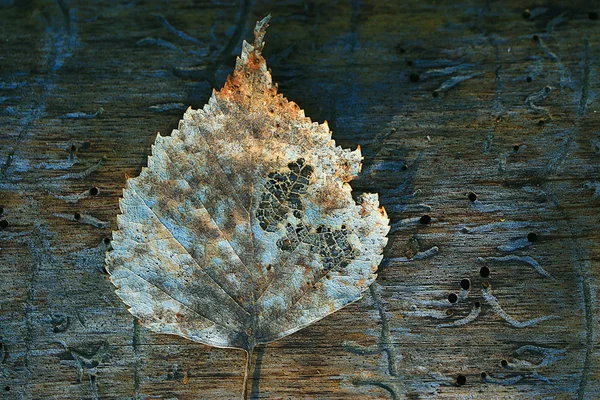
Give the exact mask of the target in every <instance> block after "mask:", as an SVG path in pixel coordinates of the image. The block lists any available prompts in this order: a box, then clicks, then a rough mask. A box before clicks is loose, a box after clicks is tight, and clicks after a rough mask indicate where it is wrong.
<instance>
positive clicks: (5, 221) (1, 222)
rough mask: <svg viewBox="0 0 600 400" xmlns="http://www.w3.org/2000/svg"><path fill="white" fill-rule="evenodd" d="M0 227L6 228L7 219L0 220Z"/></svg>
mask: <svg viewBox="0 0 600 400" xmlns="http://www.w3.org/2000/svg"><path fill="white" fill-rule="evenodd" d="M0 228H2V229H6V228H8V221H7V220H5V219H3V220H2V221H0Z"/></svg>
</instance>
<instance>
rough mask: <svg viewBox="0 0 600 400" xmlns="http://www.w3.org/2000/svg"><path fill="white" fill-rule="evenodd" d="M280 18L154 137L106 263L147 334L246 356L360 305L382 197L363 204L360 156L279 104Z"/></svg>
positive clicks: (369, 276)
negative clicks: (271, 40)
mask: <svg viewBox="0 0 600 400" xmlns="http://www.w3.org/2000/svg"><path fill="white" fill-rule="evenodd" d="M268 20H269V17H267V18H265V19H263V20H262V21H259V22H258V23H257V24H256V28H255V31H254V35H255V40H254V44H252V45H251V44H248V43H247V42H244V43H243V46H242V54H241V57H238V59H237V63H236V67H235V70H234V72H233V75H231V76H229V77H228V79H227V81H226V83H225V85H224V87H223V88H222V89H221V90H220V91H213V94H212V96H211V98H210V100H209V102H208V104H207V105H205V106H204V108H203V109H201V110H193V109H191V108H190V109H188V110H187V111H186V112H185V114H184V116H183V119H182V120H181V121H180V123H179V127H178V129H176V130H174V131H173V132H172V134H171V136H166V137H163V136H161V135H160V134H159V135H158V136H157V137H156V141H155V143H154V145H153V146H152V155H151V156H149V157H148V167H147V168H143V169H142V172H141V173H140V175H139V176H138V177H135V178H131V179H128V180H127V184H126V188H125V189H124V191H123V198H122V199H121V201H120V208H121V212H122V214H120V215H119V216H118V217H117V223H118V227H119V230H118V231H116V232H114V233H113V241H112V247H113V251H112V252H110V253H108V254H107V260H106V261H107V270H108V271H109V273H110V275H111V276H110V279H111V281H112V282H113V284H114V285H115V286H116V287H117V290H116V293H117V294H118V295H119V297H121V299H122V300H123V301H124V302H125V303H126V304H127V305H128V306H129V307H130V308H129V311H130V312H131V313H132V314H133V315H134V316H135V317H137V318H138V319H139V320H140V322H141V323H142V324H143V325H145V326H146V327H148V328H150V329H151V330H153V331H155V332H159V333H168V334H175V335H180V336H183V337H185V338H188V339H191V340H194V341H197V342H200V343H204V344H207V345H210V346H217V347H231V348H237V349H243V350H245V351H247V352H248V353H251V352H252V349H253V348H254V346H256V345H257V344H261V343H268V342H272V341H274V340H277V339H280V338H282V337H284V336H286V335H289V334H291V333H294V332H296V331H297V330H299V329H302V328H304V327H306V326H308V325H310V324H311V323H313V322H315V321H318V320H320V319H321V318H324V317H326V316H327V315H329V314H331V313H333V312H335V311H337V310H339V309H340V308H342V307H344V306H346V305H348V304H349V303H352V302H354V301H356V300H359V299H360V298H361V297H362V295H363V292H364V291H365V290H366V289H367V288H368V287H369V285H370V284H371V283H372V282H373V281H374V280H375V278H376V270H377V266H378V265H379V263H380V261H381V259H382V257H383V256H382V251H383V248H384V246H385V244H386V243H387V238H386V234H387V232H388V230H389V226H388V222H389V221H388V218H387V215H386V213H385V210H384V209H383V207H379V202H378V196H377V194H363V195H362V196H361V197H360V198H359V201H358V204H357V202H355V201H354V200H353V198H352V196H351V190H352V189H351V187H350V185H349V184H348V182H349V181H351V180H352V179H353V178H355V177H356V175H357V174H358V172H359V171H360V167H361V159H362V157H361V154H360V148H358V149H356V150H355V151H350V150H347V149H342V148H341V147H337V146H336V145H335V142H334V141H333V140H332V139H331V132H330V130H329V128H328V126H327V123H324V124H318V123H315V122H311V120H310V119H309V118H307V117H306V116H305V115H304V111H303V110H301V109H300V107H298V105H297V104H295V103H293V102H291V101H288V100H287V99H286V98H285V97H283V96H282V95H281V94H278V93H277V85H274V84H273V83H272V80H271V75H270V73H269V71H268V70H267V66H266V63H265V59H264V58H263V56H262V55H261V51H262V49H263V45H264V43H263V37H264V34H265V29H266V27H267V22H268ZM248 359H250V357H248Z"/></svg>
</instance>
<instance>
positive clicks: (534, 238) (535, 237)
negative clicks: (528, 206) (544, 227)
mask: <svg viewBox="0 0 600 400" xmlns="http://www.w3.org/2000/svg"><path fill="white" fill-rule="evenodd" d="M527 240H528V241H529V242H531V243H533V242H537V241H538V235H537V233H535V232H529V233H528V234H527Z"/></svg>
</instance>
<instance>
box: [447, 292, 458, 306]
mask: <svg viewBox="0 0 600 400" xmlns="http://www.w3.org/2000/svg"><path fill="white" fill-rule="evenodd" d="M448 301H449V302H450V303H452V304H454V303H456V302H457V301H458V296H457V295H456V293H450V294H449V295H448Z"/></svg>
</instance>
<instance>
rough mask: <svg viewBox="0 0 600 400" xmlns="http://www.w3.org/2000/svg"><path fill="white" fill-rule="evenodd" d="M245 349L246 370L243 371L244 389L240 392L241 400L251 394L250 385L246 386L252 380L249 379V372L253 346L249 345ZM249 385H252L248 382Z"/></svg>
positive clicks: (244, 399)
mask: <svg viewBox="0 0 600 400" xmlns="http://www.w3.org/2000/svg"><path fill="white" fill-rule="evenodd" d="M245 351H246V371H245V372H244V389H243V392H242V399H243V400H248V399H249V398H250V396H251V395H252V386H250V388H248V383H249V382H252V380H251V379H249V377H250V372H251V370H252V356H253V354H254V346H252V347H250V348H249V349H248V350H245ZM250 385H252V384H251V383H250Z"/></svg>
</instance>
